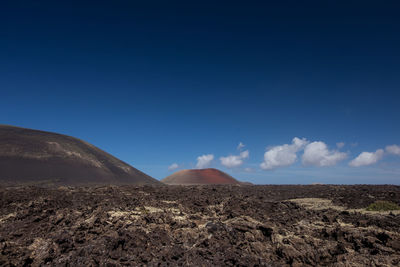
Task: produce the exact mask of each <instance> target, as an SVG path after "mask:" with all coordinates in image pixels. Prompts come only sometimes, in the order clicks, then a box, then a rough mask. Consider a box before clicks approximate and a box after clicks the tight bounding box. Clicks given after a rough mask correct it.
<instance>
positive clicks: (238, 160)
mask: <svg viewBox="0 0 400 267" xmlns="http://www.w3.org/2000/svg"><path fill="white" fill-rule="evenodd" d="M248 157H249V151H248V150H246V151H242V152H240V155H238V156H237V155H230V156H227V157H220V158H219V159H220V160H221V164H222V165H223V166H225V167H227V168H235V167H239V166H240V165H242V164H243V160H244V159H246V158H248Z"/></svg>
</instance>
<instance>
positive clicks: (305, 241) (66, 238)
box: [0, 185, 400, 266]
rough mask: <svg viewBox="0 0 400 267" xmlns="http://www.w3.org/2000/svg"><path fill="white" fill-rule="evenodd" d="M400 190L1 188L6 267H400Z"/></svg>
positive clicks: (1, 261) (0, 236) (0, 255)
mask: <svg viewBox="0 0 400 267" xmlns="http://www.w3.org/2000/svg"><path fill="white" fill-rule="evenodd" d="M376 200H389V201H392V202H395V203H398V204H399V203H400V187H399V186H391V185H382V186H367V185H365V186H364V185H357V186H340V185H335V186H333V185H308V186H289V185H288V186H285V185H279V186H278V185H277V186H272V185H271V186H231V185H225V186H98V187H56V188H43V187H33V186H32V187H4V186H3V187H0V203H1V204H0V265H1V266H46V265H48V266H177V265H178V266H400V214H399V213H398V212H367V211H365V208H366V207H367V206H368V205H369V204H371V203H373V202H375V201H376Z"/></svg>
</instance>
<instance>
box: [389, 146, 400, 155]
mask: <svg viewBox="0 0 400 267" xmlns="http://www.w3.org/2000/svg"><path fill="white" fill-rule="evenodd" d="M386 152H387V153H389V154H393V155H398V156H400V146H398V145H391V146H387V147H386Z"/></svg>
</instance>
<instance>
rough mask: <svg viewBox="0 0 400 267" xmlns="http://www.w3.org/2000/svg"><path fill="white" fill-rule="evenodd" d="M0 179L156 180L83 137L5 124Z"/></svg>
mask: <svg viewBox="0 0 400 267" xmlns="http://www.w3.org/2000/svg"><path fill="white" fill-rule="evenodd" d="M0 182H1V183H6V184H7V183H30V184H42V183H44V184H48V183H52V184H54V183H56V184H66V185H76V184H159V182H158V181H157V180H156V179H154V178H152V177H150V176H148V175H147V174H145V173H143V172H141V171H139V170H137V169H135V168H133V167H132V166H130V165H128V164H127V163H125V162H123V161H121V160H119V159H117V158H115V157H113V156H112V155H110V154H108V153H106V152H104V151H103V150H101V149H99V148H97V147H95V146H93V145H91V144H89V143H87V142H85V141H82V140H79V139H77V138H74V137H70V136H66V135H62V134H57V133H50V132H44V131H38V130H31V129H25V128H19V127H13V126H6V125H0Z"/></svg>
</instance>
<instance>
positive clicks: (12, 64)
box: [0, 1, 400, 184]
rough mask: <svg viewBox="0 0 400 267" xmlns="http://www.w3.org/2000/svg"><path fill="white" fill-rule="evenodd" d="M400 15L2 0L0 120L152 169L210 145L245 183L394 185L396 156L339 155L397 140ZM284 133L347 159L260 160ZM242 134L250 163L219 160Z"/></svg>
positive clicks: (398, 179) (378, 7)
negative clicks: (358, 161)
mask: <svg viewBox="0 0 400 267" xmlns="http://www.w3.org/2000/svg"><path fill="white" fill-rule="evenodd" d="M143 2H145V3H143ZM399 14H400V4H399V2H398V1H276V3H271V2H270V1H226V2H225V1H209V2H208V1H198V2H194V1H181V2H175V1H3V2H2V3H1V8H0V33H1V34H0V93H1V95H0V123H2V124H11V125H16V126H22V127H28V128H35V129H42V130H48V131H55V132H60V133H64V134H68V135H72V136H76V137H79V138H81V139H84V140H86V141H88V142H91V143H93V144H95V145H96V146H98V147H100V148H102V149H104V150H106V151H108V152H110V153H111V154H113V155H115V156H117V157H119V158H121V159H122V160H124V161H126V162H128V163H130V164H132V165H133V166H134V167H136V168H139V169H141V170H143V171H145V172H146V173H148V174H150V175H152V176H154V177H155V178H158V179H161V178H163V177H165V176H166V175H168V174H170V172H169V171H168V170H167V168H168V166H169V165H170V164H171V163H173V162H177V163H178V164H180V165H183V167H186V168H190V167H194V165H195V163H196V158H197V157H198V156H200V155H202V154H214V155H215V157H216V160H215V161H214V163H213V166H214V167H217V168H221V169H223V170H225V171H228V172H229V173H230V174H232V175H234V176H235V177H238V178H240V179H243V180H249V181H252V182H255V183H310V182H326V183H396V184H399V183H400V166H399V163H400V157H397V158H396V157H388V158H386V159H385V160H384V161H382V162H380V163H378V164H376V165H374V166H367V167H360V168H350V167H348V166H347V164H348V161H349V160H351V159H352V158H354V157H356V156H357V155H358V154H359V153H360V152H362V151H375V150H376V149H378V148H384V147H385V146H386V145H391V144H400V120H399V115H400V16H399ZM295 136H297V137H300V138H302V137H304V138H307V139H308V140H310V141H323V142H325V143H327V144H328V145H329V147H330V148H332V149H333V148H335V144H336V142H345V143H346V145H345V147H344V148H343V149H342V151H345V152H348V153H349V158H348V160H346V161H344V162H342V163H340V164H339V165H337V166H335V167H326V168H318V167H303V166H301V164H300V162H298V163H297V164H295V165H294V166H291V167H288V168H283V169H277V170H274V171H263V170H260V168H259V164H260V163H261V162H262V160H263V154H264V152H265V149H266V147H269V146H274V145H281V144H286V143H290V142H291V140H292V138H293V137H295ZM239 142H243V143H244V144H246V149H249V151H250V158H249V159H248V160H246V162H245V164H244V165H243V166H242V168H244V167H252V168H253V169H255V172H253V173H245V172H243V171H242V169H236V170H227V169H226V168H223V167H221V165H220V164H219V160H218V158H219V157H220V156H226V155H229V154H237V153H238V152H237V150H236V146H237V144H238V143H239ZM350 144H357V145H353V146H351V145H350ZM300 155H301V154H300ZM300 155H299V156H300Z"/></svg>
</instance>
